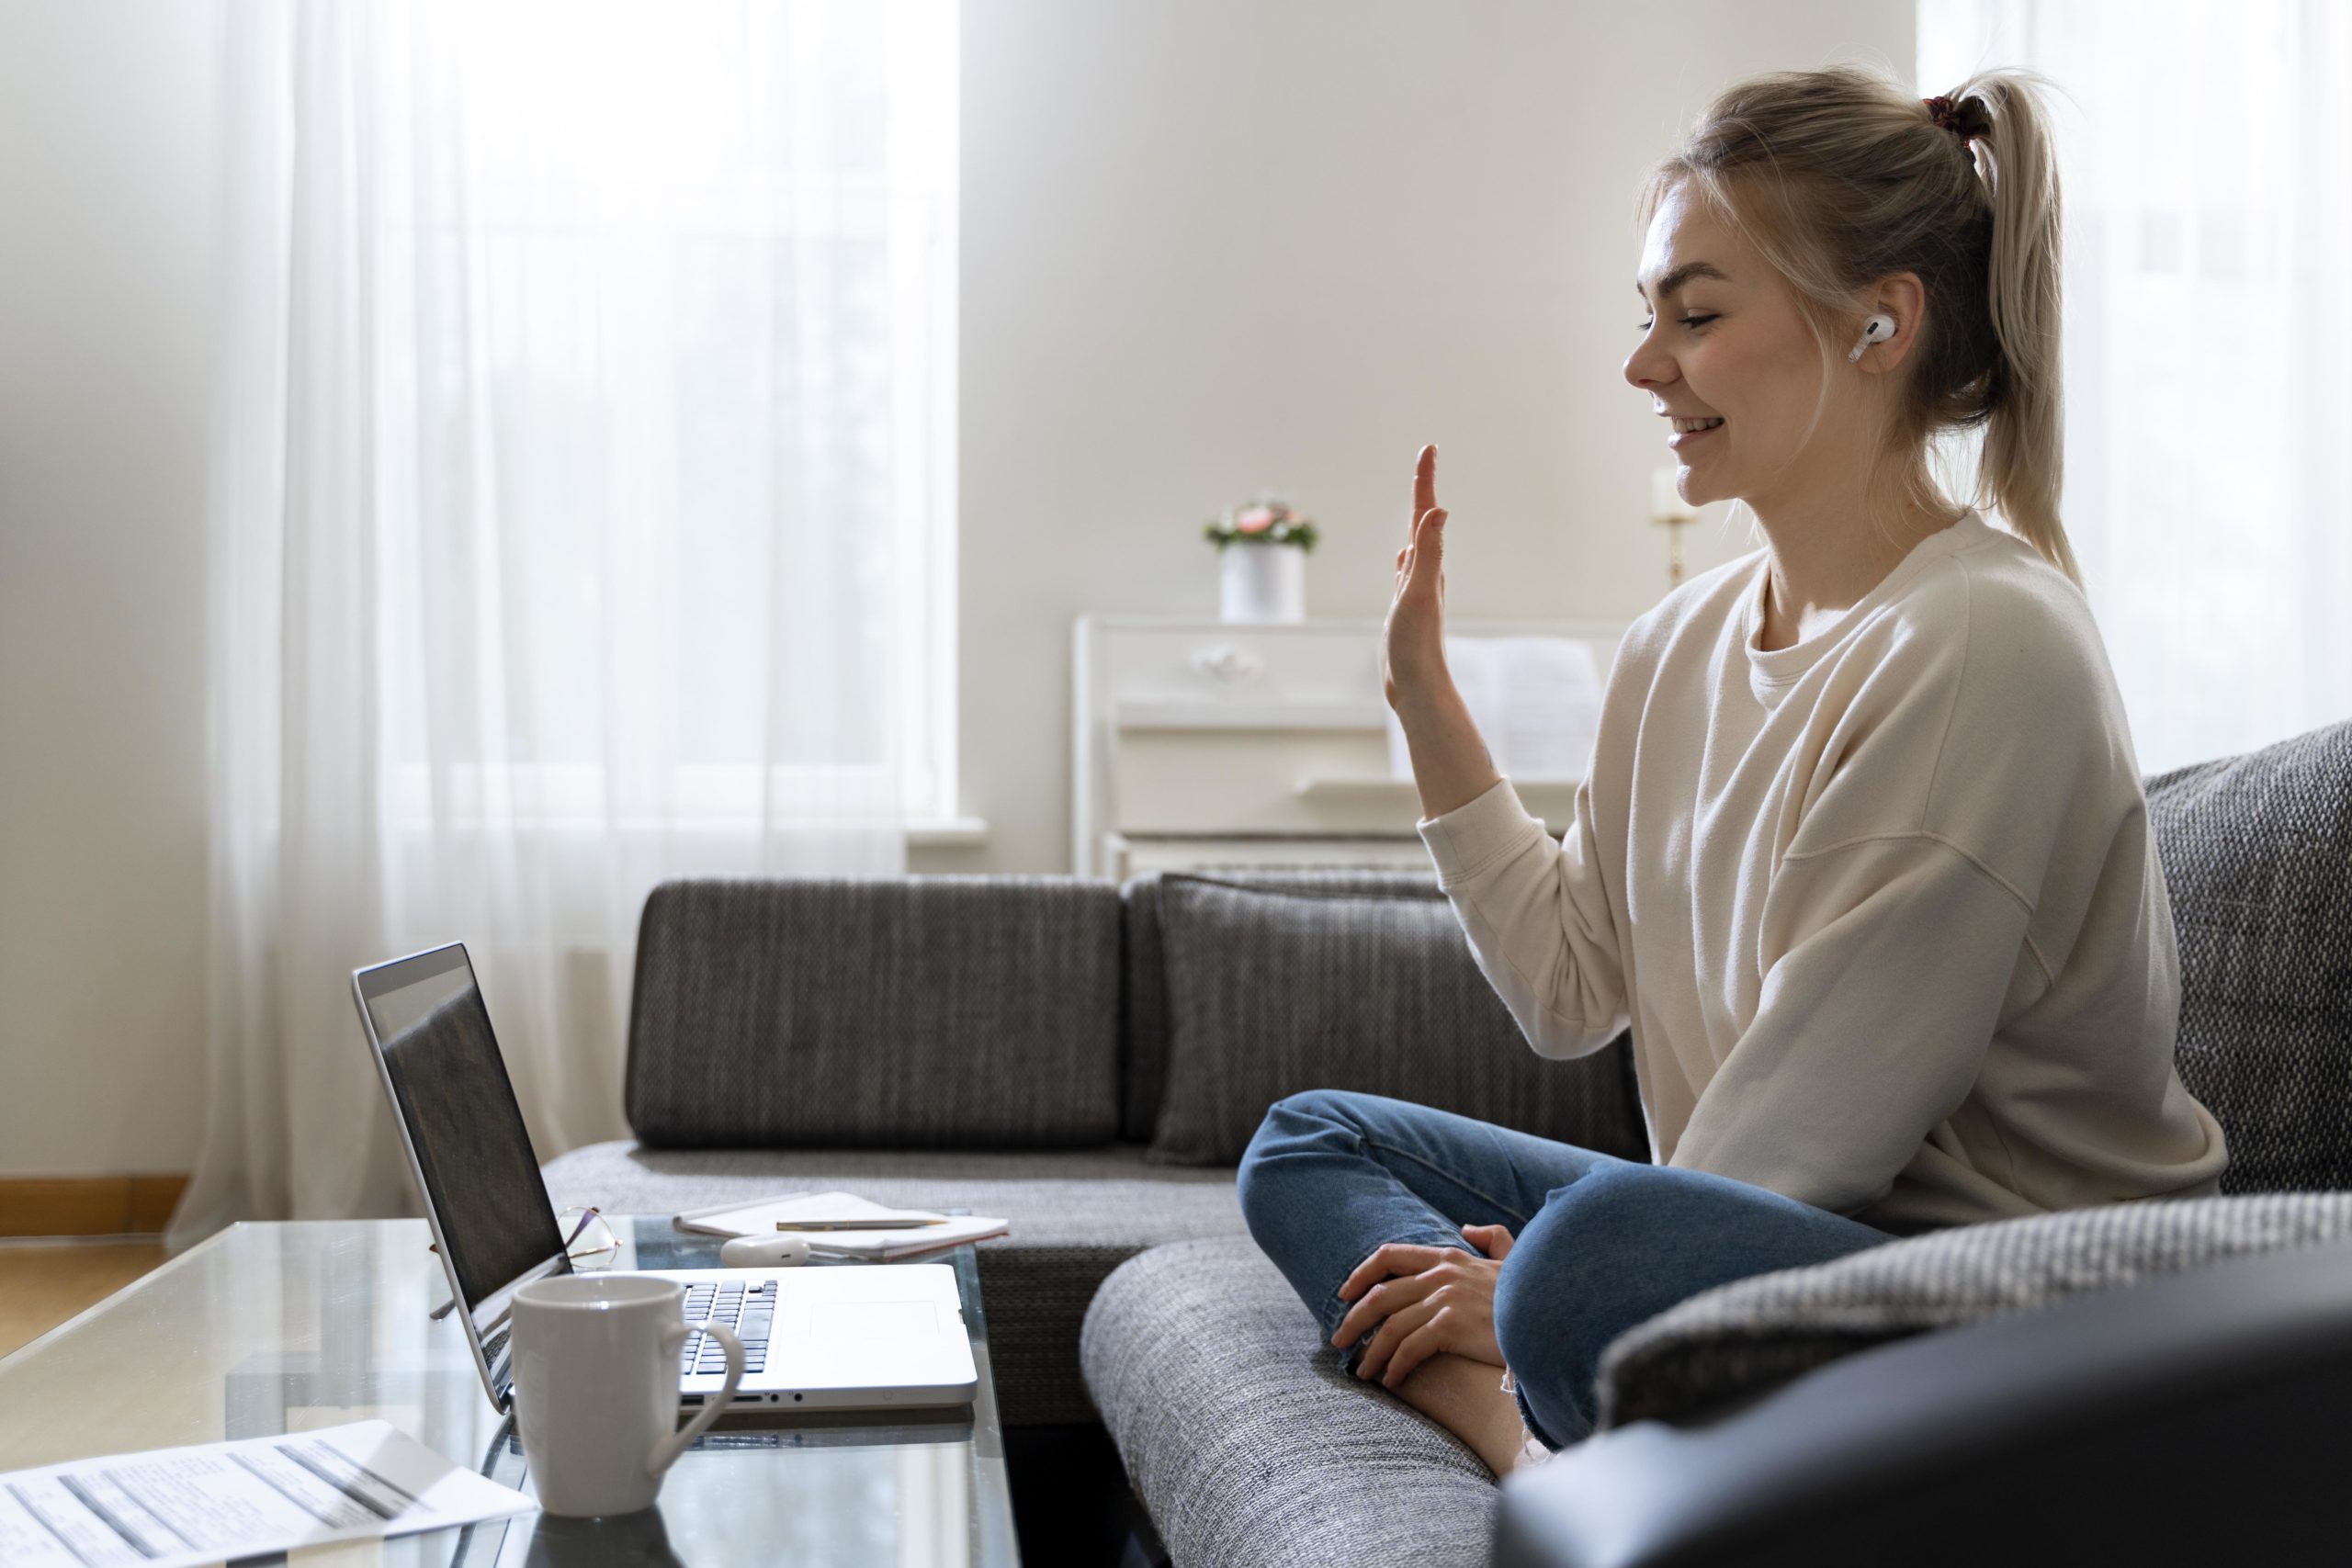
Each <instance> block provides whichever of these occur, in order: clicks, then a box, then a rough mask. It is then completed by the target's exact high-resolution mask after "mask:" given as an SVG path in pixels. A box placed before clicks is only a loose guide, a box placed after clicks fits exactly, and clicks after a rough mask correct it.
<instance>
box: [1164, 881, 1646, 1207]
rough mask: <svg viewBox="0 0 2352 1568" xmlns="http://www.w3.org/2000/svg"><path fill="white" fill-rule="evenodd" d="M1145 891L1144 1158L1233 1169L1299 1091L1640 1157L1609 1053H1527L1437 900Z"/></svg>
mask: <svg viewBox="0 0 2352 1568" xmlns="http://www.w3.org/2000/svg"><path fill="white" fill-rule="evenodd" d="M1159 893H1160V907H1159V937H1160V942H1161V951H1162V956H1163V959H1164V970H1165V978H1166V1010H1167V1021H1168V1033H1167V1051H1168V1069H1167V1079H1166V1084H1165V1088H1164V1090H1163V1093H1162V1096H1161V1100H1160V1105H1159V1122H1158V1126H1157V1128H1156V1130H1155V1133H1154V1136H1153V1139H1152V1144H1151V1149H1150V1153H1149V1157H1150V1158H1151V1159H1153V1160H1154V1161H1156V1162H1159V1163H1163V1164H1175V1165H1210V1164H1216V1165H1229V1164H1232V1163H1234V1162H1236V1161H1238V1159H1240V1157H1241V1155H1242V1153H1243V1151H1244V1150H1245V1149H1246V1148H1247V1147H1248V1146H1249V1143H1250V1136H1251V1135H1252V1134H1254V1133H1256V1131H1257V1130H1258V1123H1259V1122H1261V1120H1262V1119H1263V1118H1264V1116H1265V1113H1266V1108H1267V1107H1268V1106H1270V1105H1272V1103H1273V1102H1274V1101H1275V1100H1280V1099H1282V1098H1283V1096H1284V1095H1288V1094H1294V1093H1297V1092H1299V1091H1300V1090H1303V1089H1359V1090H1363V1091H1367V1092H1370V1093H1374V1094H1385V1095H1392V1096H1395V1097H1397V1098H1398V1099H1403V1100H1415V1101H1418V1102H1419V1103H1421V1104H1424V1105H1430V1106H1434V1107H1436V1108H1437V1109H1439V1110H1442V1111H1456V1112H1459V1113H1460V1114H1463V1115H1465V1116H1475V1117H1477V1118H1479V1119H1480V1120H1482V1121H1487V1122H1497V1123H1498V1124H1500V1125H1502V1126H1506V1127H1512V1128H1516V1129H1518V1130H1520V1131H1521V1132H1527V1133H1533V1134H1538V1135H1540V1136H1543V1137H1548V1138H1557V1139H1559V1140H1561V1141H1562V1142H1565V1143H1572V1144H1576V1145H1580V1146H1582V1147H1585V1148H1590V1149H1598V1150H1600V1151H1602V1152H1604V1153H1608V1154H1613V1155H1618V1156H1623V1157H1625V1158H1629V1159H1645V1158H1646V1157H1647V1152H1648V1137H1647V1134H1646V1132H1645V1128H1644V1124H1643V1121H1642V1115H1641V1111H1640V1106H1639V1101H1638V1099H1637V1098H1636V1095H1635V1092H1634V1080H1633V1075H1632V1071H1631V1068H1630V1064H1629V1055H1628V1052H1627V1048H1626V1043H1625V1041H1624V1040H1623V1038H1622V1037H1621V1038H1620V1039H1619V1040H1617V1041H1616V1042H1613V1043H1611V1044H1610V1045H1608V1046H1605V1047H1603V1048H1602V1049H1601V1050H1600V1051H1599V1052H1596V1053H1594V1054H1593V1055H1589V1056H1586V1057H1582V1058H1579V1059H1577V1060H1576V1061H1573V1062H1550V1061H1545V1060H1544V1059H1543V1058H1541V1057H1538V1056H1537V1055H1535V1054H1534V1053H1533V1052H1532V1051H1531V1050H1530V1049H1529V1048H1528V1044H1527V1041H1526V1039H1525V1037H1524V1036H1522V1035H1521V1033H1520V1031H1519V1026H1518V1024H1517V1023H1516V1022H1514V1021H1512V1019H1511V1016H1510V1010H1509V1009H1507V1008H1505V1007H1504V1006H1503V1003H1502V999H1501V998H1499V997H1498V996H1496V995H1495V992H1494V987H1492V986H1490V985H1489V984H1488V983H1487V977H1486V976H1485V975H1484V974H1482V973H1481V972H1480V971H1479V969H1478V966H1477V964H1476V960H1475V958H1474V957H1473V956H1472V954H1471V952H1470V949H1469V944H1468V942H1467V941H1466V940H1465V939H1464V936H1463V934H1462V928H1461V925H1460V922H1459V920H1458V919H1457V918H1456V917H1455V915H1454V913H1453V905H1452V904H1451V903H1450V902H1448V901H1447V900H1446V899H1445V898H1444V897H1419V896H1418V895H1415V894H1408V895H1405V896H1401V897H1400V896H1397V895H1395V894H1388V893H1381V892H1374V891H1368V890H1364V889H1351V890H1312V889H1308V888H1303V887H1298V886H1291V887H1273V886H1264V885H1262V884H1257V885H1252V884H1244V883H1240V882H1238V881H1236V882H1229V881H1220V880H1218V879H1216V878H1212V877H1209V876H1206V875H1201V874H1191V873H1174V872H1171V873H1167V874H1163V875H1162V876H1161V878H1160V887H1159Z"/></svg>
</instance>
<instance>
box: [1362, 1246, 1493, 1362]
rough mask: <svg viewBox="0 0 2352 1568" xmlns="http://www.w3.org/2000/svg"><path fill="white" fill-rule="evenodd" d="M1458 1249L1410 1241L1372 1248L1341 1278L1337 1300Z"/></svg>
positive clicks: (1410, 1272)
mask: <svg viewBox="0 0 2352 1568" xmlns="http://www.w3.org/2000/svg"><path fill="white" fill-rule="evenodd" d="M1461 1250H1462V1249H1461V1248H1460V1247H1430V1246H1426V1245H1423V1244H1422V1243H1419V1242H1410V1241H1392V1242H1389V1243H1387V1244H1385V1246H1381V1247H1374V1248H1373V1249H1372V1255H1371V1256H1370V1257H1368V1258H1365V1259H1364V1260H1363V1262H1361V1263H1359V1264H1357V1265H1356V1266H1355V1269H1354V1271H1353V1272H1352V1273H1351V1274H1350V1275H1349V1276H1348V1277H1347V1278H1346V1279H1345V1280H1342V1281H1340V1300H1341V1301H1343V1302H1351V1301H1353V1300H1355V1298H1356V1292H1358V1291H1361V1290H1363V1288H1364V1287H1365V1286H1367V1285H1369V1284H1371V1283H1372V1282H1373V1281H1374V1280H1385V1279H1386V1278H1388V1277H1389V1276H1390V1275H1391V1274H1418V1273H1419V1272H1420V1271H1421V1270H1422V1269H1426V1268H1428V1267H1429V1266H1430V1264H1432V1263H1435V1262H1437V1261H1438V1260H1439V1259H1441V1258H1443V1257H1444V1256H1445V1255H1446V1254H1447V1253H1449V1252H1459V1251H1461ZM1335 1343H1336V1341H1335Z"/></svg>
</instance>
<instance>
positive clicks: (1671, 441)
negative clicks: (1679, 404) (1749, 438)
mask: <svg viewBox="0 0 2352 1568" xmlns="http://www.w3.org/2000/svg"><path fill="white" fill-rule="evenodd" d="M1723 427H1724V423H1723V421H1721V420H1717V421H1715V423H1713V424H1711V425H1709V426H1707V427H1706V428H1705V429H1704V430H1678V431H1675V432H1673V433H1672V434H1669V435H1668V436H1667V438H1666V444H1667V445H1668V446H1671V447H1673V448H1674V449H1675V450H1676V451H1677V452H1679V451H1681V450H1682V449H1683V448H1684V447H1686V446H1691V444H1692V443H1694V442H1699V441H1704V440H1705V439H1706V438H1707V437H1708V436H1710V435H1713V434H1714V433H1715V432H1716V431H1718V430H1721V429H1722V428H1723Z"/></svg>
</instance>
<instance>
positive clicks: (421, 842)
mask: <svg viewBox="0 0 2352 1568" xmlns="http://www.w3.org/2000/svg"><path fill="white" fill-rule="evenodd" d="M955 24H956V17H955V11H954V0H888V3H877V4H867V3H861V0H838V3H833V4H820V3H813V0H802V3H795V4H786V3H774V4H760V3H740V4H729V3H704V0H670V3H665V4H662V5H659V6H656V5H650V4H649V5H637V6H608V5H595V4H581V3H578V0H566V3H563V4H528V3H518V0H447V3H437V0H418V3H416V4H413V5H398V6H395V5H377V4H366V3H347V4H345V3H332V0H304V3H301V4H277V5H271V4H262V3H257V0H240V3H239V4H238V5H236V6H231V7H228V8H227V14H226V19H225V23H224V26H225V29H226V31H225V34H224V37H223V45H224V49H223V55H222V66H223V70H224V72H225V73H226V74H225V82H224V85H225V91H224V93H223V95H222V98H223V102H224V104H225V105H226V106H227V113H228V114H229V116H230V119H229V122H228V123H227V124H226V125H225V126H224V127H223V137H224V143H225V145H226V147H227V149H228V160H229V162H228V168H227V171H226V179H225V181H224V189H225V190H226V192H227V196H226V198H225V199H226V210H225V212H224V215H223V216H224V231H225V233H226V235H227V239H226V260H227V265H226V266H225V267H224V268H223V274H224V276H225V277H226V279H227V289H226V298H225V299H224V300H223V304H222V311H221V318H220V320H221V337H220V347H221V366H222V376H221V380H220V405H219V406H220V420H219V429H218V434H217V453H218V459H219V460H218V465H217V470H216V485H215V494H214V497H213V501H212V506H211V515H210V520H209V525H210V530H211V541H212V546H213V556H212V559H213V570H212V581H211V584H210V592H211V595H212V601H211V602H212V606H213V637H212V655H211V658H212V666H211V686H212V693H213V716H212V773H213V780H212V785H213V787H212V802H211V823H210V826H211V837H212V846H213V847H212V875H213V908H212V926H211V958H210V978H211V983H212V998H211V1008H210V1016H209V1049H210V1053H211V1071H210V1104H209V1108H208V1111H207V1115H206V1120H205V1135H204V1140H203V1148H202V1154H201V1156H200V1159H199V1162H198V1169H197V1172H196V1175H195V1178H194V1180H193V1182H192V1184H191V1186H190V1189H189V1191H188V1194H187V1199H186V1200H185V1201H184V1202H183V1203H182V1205H181V1208H180V1212H179V1213H178V1214H177V1215H176V1216H175V1222H174V1226H173V1233H172V1234H173V1239H174V1240H175V1243H185V1242H187V1241H189V1240H192V1239H195V1238H196V1237H198V1236H200V1235H204V1234H206V1233H208V1232H209V1231H210V1230H212V1229H214V1228H216V1227H217V1226H218V1225H220V1224H224V1223H226V1222H228V1221H231V1220H234V1219H237V1218H241V1217H251V1216H281V1217H283V1216H294V1217H334V1216H345V1215H356V1214H366V1213H398V1212H405V1211H406V1209H407V1206H408V1202H409V1200H408V1196H407V1188H406V1180H405V1178H404V1176H403V1175H402V1173H401V1165H400V1162H399V1160H398V1158H397V1146H398V1145H397V1143H396V1142H395V1139H394V1134H393V1129H392V1127H391V1124H390V1119H389V1116H388V1114H387V1112H386V1110H385V1107H384V1106H383V1104H382V1092H381V1090H380V1089H379V1086H378V1083H377V1081H376V1078H375V1074H374V1068H373V1066H372V1064H371V1063H370V1062H369V1061H368V1056H367V1053H366V1051H365V1048H364V1046H363V1044H362V1035H361V1033H360V1029H359V1023H358V1021H357V1018H356V1013H355V1011H354V1008H353V1004H352V1000H351V993H350V982H349V975H350V971H351V970H352V969H353V968H354V967H356V966H357V965H360V964H368V963H372V962H375V961H378V960H380V959H383V958H387V957H391V956H395V955H398V954H400V953H406V952H411V951H413V950H415V949H418V948H422V947H426V946H431V945H435V944H438V943H441V942H449V941H458V940H462V941H463V942H466V943H467V946H468V949H469V952H470V953H471V954H472V956H473V959H474V963H475V967H476V969H477V971H478V973H479V974H480V976H481V982H482V987H483V990H484V993H485V996H486V997H487V998H488V1001H489V1003H490V1007H491V1010H492V1018H493V1019H494V1021H495V1022H496V1024H497V1028H498V1032H499V1037H500V1041H501V1043H502V1044H503V1047H504V1048H505V1052H506V1055H507V1058H508V1062H509V1066H510V1067H511V1069H512V1071H513V1074H514V1077H515V1086H516V1089H517V1092H518V1094H519V1095H520V1097H521V1100H522V1102H523V1107H524V1112H525V1116H526V1121H527V1122H529V1125H530V1128H531V1132H532V1134H533V1138H534V1141H535V1143H536V1144H537V1148H538V1151H539V1153H540V1155H541V1156H542V1157H549V1156H553V1155H554V1154H556V1153H558V1152H560V1151H561V1150H563V1149H566V1148H569V1147H572V1146H575V1145H579V1144H581V1143H583V1142H588V1141H591V1140H594V1139H596V1138H602V1137H613V1136H619V1135H623V1134H625V1133H626V1127H625V1125H624V1123H623V1122H622V1117H621V1102H620V1063H621V1052H622V1046H623V1042H624V1038H625V1031H626V1016H627V1012H626V1010H627V1005H628V990H629V980H630V973H631V967H632V958H633V954H634V950H635V939H636V926H637V920H638V917H639V911H640V909H641V908H642V905H643V901H644V897H645V895H646V892H647V891H648V889H649V888H650V887H651V886H652V885H653V884H654V883H656V882H657V881H660V880H661V879H662V878H664V877H670V876H679V875H709V876H750V875H776V874H793V875H865V874H895V873H899V872H903V871H904V870H905V867H906V852H905V826H904V824H905V818H906V816H907V814H908V812H909V811H910V809H911V810H914V811H918V812H922V813H923V814H926V815H929V814H940V813H942V811H943V803H942V801H941V800H940V798H939V795H940V784H941V780H942V778H943V777H946V776H950V775H948V774H946V773H944V770H945V769H946V766H947V760H946V759H945V758H944V757H942V756H939V755H937V754H935V751H934V749H933V740H932V738H933V735H934V734H935V733H936V730H935V728H934V727H933V725H932V723H931V722H930V716H929V714H928V712H927V709H926V705H927V704H928V703H929V702H930V701H932V700H934V699H936V698H937V697H938V696H939V694H937V693H935V692H934V691H933V690H932V688H931V685H930V684H928V683H927V682H932V681H933V680H934V678H935V677H934V666H935V662H936V660H934V659H933V651H935V649H934V648H933V645H930V644H926V643H925V642H924V640H923V639H924V638H925V637H936V636H937V635H938V627H937V626H936V625H934V622H936V621H938V620H939V619H941V618H943V617H942V616H941V615H939V612H942V611H946V612H951V613H952V605H949V604H939V603H937V602H936V596H937V594H938V592H939V588H940V584H941V583H942V582H943V581H944V582H947V583H952V581H953V573H952V570H943V563H942V562H941V561H940V559H939V558H938V557H939V550H938V548H937V546H938V543H939V542H940V540H941V539H943V538H944V528H943V526H942V524H943V518H942V516H941V514H940V511H939V509H940V507H941V506H942V505H943V504H944V498H945V497H947V496H948V495H950V494H951V493H952V492H951V491H950V488H949V481H950V480H952V472H953V470H952V460H951V457H952V454H950V453H949V450H948V448H947V446H946V440H945V438H946V437H947V435H948V434H949V433H950V427H949V425H948V423H946V421H945V420H944V418H943V417H942V414H943V412H944V411H946V410H948V409H949V407H950V404H949V393H950V390H951V389H952V386H953V376H952V370H953V359H952V349H953V341H954V313H953V293H952V290H953V286H954V278H955V265H954V264H955V248H954V222H953V215H954V202H955V182H954V177H953V155H954V127H955V102H956V82H955V61H956V26H955ZM947 564H948V566H950V567H952V561H950V562H949V563H947ZM946 624H947V625H949V626H952V620H949V621H947V623H946ZM910 650H911V651H910ZM945 805H946V808H948V809H952V803H945ZM193 1110H194V1108H191V1111H192V1112H193Z"/></svg>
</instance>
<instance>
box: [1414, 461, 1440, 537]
mask: <svg viewBox="0 0 2352 1568" xmlns="http://www.w3.org/2000/svg"><path fill="white" fill-rule="evenodd" d="M1436 504H1437V443H1435V442H1431V443H1430V445H1428V446H1424V447H1422V448H1421V455H1420V456H1419V457H1417V458H1415V459H1414V462H1413V520H1414V521H1415V522H1419V520H1420V519H1422V518H1424V517H1426V516H1428V515H1429V511H1430V507H1432V506H1435V505H1436Z"/></svg>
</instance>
